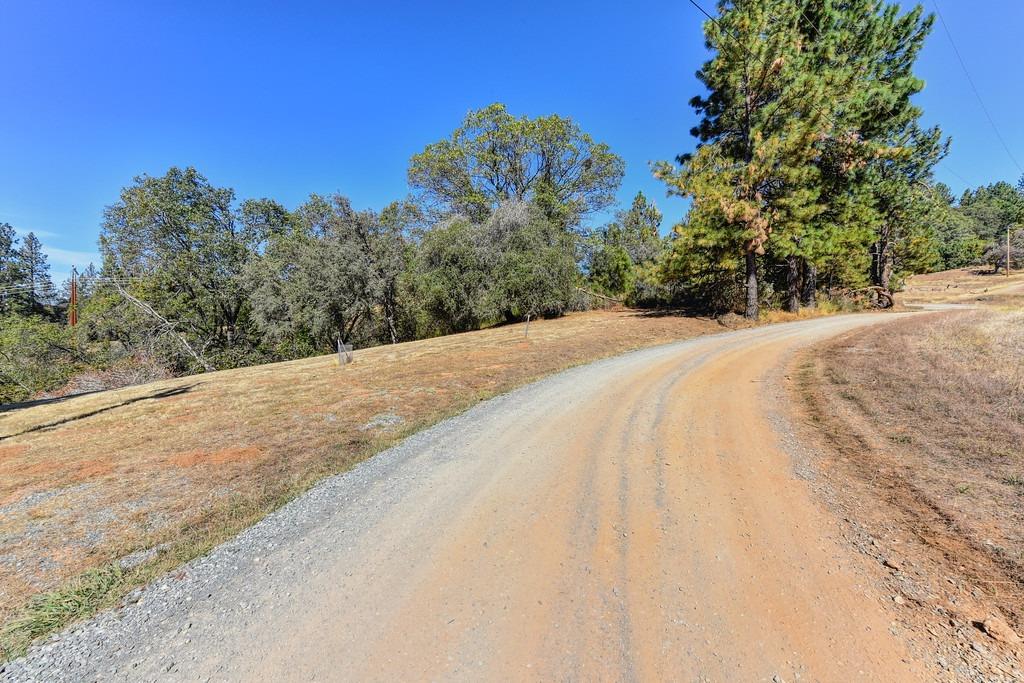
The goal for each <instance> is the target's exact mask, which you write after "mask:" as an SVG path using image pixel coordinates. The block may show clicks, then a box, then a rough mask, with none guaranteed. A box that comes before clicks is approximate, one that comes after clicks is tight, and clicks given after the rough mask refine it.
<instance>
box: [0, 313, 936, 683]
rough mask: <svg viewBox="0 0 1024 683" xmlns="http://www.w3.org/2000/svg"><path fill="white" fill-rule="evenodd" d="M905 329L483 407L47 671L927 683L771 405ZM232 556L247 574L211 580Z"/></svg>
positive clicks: (775, 347)
mask: <svg viewBox="0 0 1024 683" xmlns="http://www.w3.org/2000/svg"><path fill="white" fill-rule="evenodd" d="M894 317H896V316H891V315H890V316H863V315H861V316H843V317H835V318H823V319H816V320H809V321H804V322H799V323H793V324H785V325H776V326H771V327H765V328H757V329H751V330H744V331H741V332H736V333H729V334H723V335H719V336H716V337H708V338H702V339H697V340H692V341H688V342H685V343H679V344H672V345H668V346H664V347H659V348H656V349H650V350H646V351H641V352H637V353H632V354H627V355H625V356H620V357H617V358H615V359H610V360H608V361H602V362H600V363H596V364H593V365H590V366H585V367H581V368H577V369H574V370H572V371H569V372H566V373H562V374H560V375H557V376H555V377H552V378H550V379H548V380H544V381H542V382H539V383H537V384H535V385H531V386H530V387H526V388H524V389H523V390H519V391H517V392H513V393H512V394H509V395H508V396H506V397H503V398H500V399H497V400H495V401H490V402H487V403H485V404H481V405H480V406H478V407H477V408H475V409H473V410H471V411H470V412H469V413H467V414H465V415H464V416H462V417H460V418H456V419H455V420H452V421H449V422H448V423H443V424H441V425H438V426H437V427H434V428H432V429H430V430H427V431H426V432H424V433H423V434H421V435H420V436H419V437H414V439H411V440H410V441H409V442H406V444H403V445H401V446H398V447H396V449H392V451H389V452H387V453H385V454H382V455H381V456H379V457H378V458H374V459H372V460H371V461H368V462H367V463H365V464H364V465H362V466H360V467H358V468H356V470H353V472H352V473H349V474H346V475H342V476H341V477H339V478H336V479H334V480H330V481H329V482H327V483H325V484H324V485H322V487H318V489H314V491H313V492H311V497H310V501H311V502H308V503H307V502H306V501H305V500H304V499H300V500H299V501H296V503H293V504H291V505H289V506H288V507H286V508H284V509H282V510H281V511H280V512H278V513H275V514H274V515H272V516H271V517H269V518H268V519H267V521H266V523H265V524H264V523H261V524H259V525H257V526H256V527H253V529H251V530H250V531H249V532H246V534H243V536H242V537H240V539H239V540H238V541H237V542H234V541H233V542H232V543H229V544H226V546H225V547H223V548H222V549H218V550H217V551H215V552H214V553H213V555H212V558H211V559H209V560H199V561H197V562H195V563H192V564H191V565H189V566H187V567H186V572H185V578H182V579H181V581H180V583H178V584H172V585H169V586H168V588H166V589H164V590H169V591H171V593H170V594H171V595H172V596H175V595H177V596H186V597H188V598H191V596H205V597H203V598H202V599H198V600H190V599H189V600H186V599H185V598H178V599H175V600H172V601H168V602H167V604H168V605H169V606H168V607H167V609H166V610H165V611H164V612H162V613H160V614H159V615H157V617H155V618H148V616H151V615H146V614H145V609H146V608H145V605H146V604H147V600H148V599H149V598H148V592H147V593H146V594H144V597H143V600H142V602H141V603H140V604H138V605H130V606H127V607H125V608H123V609H121V610H119V611H117V612H114V613H108V614H106V615H101V617H100V619H99V620H97V621H98V623H99V624H100V625H102V626H103V634H104V635H103V636H102V638H98V640H95V641H90V642H89V652H90V656H89V659H88V661H89V663H88V664H86V665H85V666H84V667H79V668H77V669H75V668H57V669H54V668H51V669H46V671H47V672H48V673H51V674H56V675H51V676H48V677H49V678H57V679H59V678H62V677H64V678H82V677H88V675H101V674H103V675H104V677H106V678H118V677H119V676H121V677H125V678H131V679H133V680H137V679H159V678H167V679H169V680H194V679H196V678H202V677H206V676H209V677H212V678H214V679H218V680H221V679H228V680H254V679H273V680H310V679H318V680H322V679H334V680H338V679H340V680H381V681H385V680H442V679H443V680H684V681H691V680H714V681H725V680H772V678H773V677H774V676H778V677H779V678H781V679H782V680H793V679H795V678H797V677H798V676H799V678H800V679H801V680H822V681H850V680H887V681H900V680H929V678H930V673H929V671H928V670H927V669H925V668H923V666H922V665H921V664H919V663H916V662H914V661H911V660H910V657H909V655H908V653H907V651H906V649H905V647H904V644H903V643H902V642H901V641H899V640H898V639H897V638H896V637H894V636H892V635H891V634H890V633H889V632H888V630H887V627H888V620H887V616H886V613H885V611H884V609H883V608H882V606H881V601H880V599H878V596H876V595H873V594H872V592H871V589H870V588H869V587H867V586H864V585H862V584H861V583H860V579H859V578H858V576H857V575H856V574H855V573H854V572H851V571H849V570H848V566H849V563H850V562H852V561H853V560H852V559H851V555H852V553H851V551H850V550H849V549H847V548H845V547H843V546H842V543H841V541H840V539H839V538H838V537H837V535H836V533H835V531H834V528H833V527H832V526H831V524H830V522H831V519H830V518H829V517H828V516H827V514H826V513H825V512H824V511H823V510H822V509H821V508H820V507H819V506H818V505H817V504H816V503H815V502H814V500H813V499H812V497H811V494H810V492H809V490H808V489H807V486H806V484H805V483H804V482H802V481H800V480H798V479H796V478H795V477H794V476H793V474H792V467H791V462H790V461H789V459H788V457H787V456H786V455H785V454H784V453H783V452H782V450H781V448H780V447H779V446H778V444H777V443H776V436H775V433H774V432H773V429H772V427H771V425H770V424H769V420H768V418H767V417H766V416H765V410H764V406H763V404H762V402H763V401H764V400H765V398H766V393H765V392H763V391H762V387H763V382H764V381H765V379H766V378H767V377H769V375H770V371H771V370H772V369H773V368H775V367H776V366H777V365H778V364H779V363H781V362H782V361H783V360H784V359H785V358H786V357H787V356H788V354H790V353H791V352H792V351H793V350H794V349H795V348H798V347H800V346H804V345H807V344H811V343H814V342H816V341H819V340H821V339H824V338H827V337H829V336H832V335H835V334H838V333H841V332H844V331H847V330H851V329H853V328H856V327H860V326H863V325H873V324H881V323H883V321H885V320H889V319H893V318H894ZM326 492H330V495H328V494H327V493H326ZM304 505H305V506H307V507H306V508H303V506H304ZM296 510H301V511H302V514H303V515H304V519H313V520H316V521H315V522H313V523H311V524H312V525H311V526H301V525H297V524H296V525H289V520H290V517H289V515H296V514H298V513H297V512H296ZM254 540H255V541H258V543H254ZM232 544H234V545H232ZM254 545H258V546H259V547H260V548H262V549H263V550H262V551H260V552H259V553H257V552H255V551H253V550H252V548H253V547H254ZM223 554H229V555H228V556H229V557H230V562H232V563H233V565H234V567H235V571H234V573H233V574H231V575H230V576H229V577H228V578H227V579H223V580H218V581H217V582H216V583H214V582H213V581H212V580H207V579H206V578H205V577H206V574H207V572H208V569H207V564H209V563H210V562H213V561H214V559H217V558H219V557H221V556H222V555H223ZM254 555H258V556H257V557H253V556H254ZM204 563H205V564H204ZM239 602H241V603H243V604H244V605H246V607H245V608H244V609H241V610H239V609H237V608H236V606H235V605H236V603H239ZM111 615H114V616H111ZM143 617H147V618H143ZM104 620H106V621H104ZM112 622H113V623H112ZM186 622H187V623H188V624H189V625H190V626H189V627H188V629H187V632H188V634H189V635H188V637H181V636H180V635H178V634H179V632H180V629H181V628H182V626H181V625H182V624H183V623H186ZM79 633H83V634H86V635H76V633H75V632H72V633H69V634H65V635H64V637H63V638H62V640H64V641H70V642H75V640H76V638H77V639H79V640H81V639H82V638H85V637H93V638H96V636H95V635H92V636H89V634H93V633H94V632H93V631H90V630H89V628H88V627H86V628H82V629H80V631H79ZM129 640H130V642H129ZM48 654H49V656H51V660H50V661H51V662H52V661H58V662H59V661H60V657H59V656H58V657H56V658H53V651H50V652H49V653H48ZM30 660H31V658H30ZM30 663H31V661H30V662H29V664H30ZM113 669H116V670H117V672H122V673H121V674H118V673H117V672H112V670H113ZM16 670H17V669H16ZM26 670H27V669H26ZM126 671H127V672H131V674H130V675H127V676H126V675H124V674H123V672H126ZM83 673H84V674H85V676H83V675H82V674H83ZM72 674H73V675H72Z"/></svg>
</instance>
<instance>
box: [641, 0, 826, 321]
mask: <svg viewBox="0 0 1024 683" xmlns="http://www.w3.org/2000/svg"><path fill="white" fill-rule="evenodd" d="M718 13H719V16H718V18H717V19H712V20H709V21H707V22H705V24H704V35H705V38H706V44H707V47H708V49H709V50H711V51H713V52H714V57H713V58H712V59H711V60H710V61H708V62H707V63H705V64H704V66H703V67H702V68H701V70H700V71H699V72H698V74H697V75H698V78H700V80H701V82H702V83H703V84H704V86H705V87H706V88H707V90H708V95H707V96H705V97H702V96H698V97H695V98H693V100H691V104H692V105H693V107H694V108H695V109H696V110H697V112H698V113H699V114H701V116H702V120H701V122H700V124H699V125H698V126H697V127H696V128H694V129H693V131H692V132H693V134H694V135H695V136H696V137H697V138H698V139H699V140H700V144H699V145H698V148H697V151H696V152H695V153H694V154H687V155H682V156H680V157H678V158H677V161H678V162H679V163H680V167H679V168H672V167H670V166H669V165H667V164H661V165H659V166H658V168H657V173H658V175H659V176H660V177H661V178H662V179H663V180H665V181H666V182H667V183H668V185H669V190H670V192H673V193H676V194H680V195H682V196H686V197H691V198H692V199H693V203H692V205H691V208H690V211H689V214H688V216H687V221H686V224H685V225H683V226H680V227H679V228H677V235H678V236H679V237H681V238H682V239H679V240H677V241H676V242H675V244H676V246H677V247H680V248H686V249H690V248H693V247H697V248H698V249H700V250H701V251H703V252H704V255H705V256H704V257H705V258H709V259H711V260H714V261H717V262H718V263H717V266H718V267H719V268H725V269H728V268H731V267H732V266H733V265H740V263H742V266H741V267H742V271H743V274H744V275H743V281H744V289H745V300H746V301H745V306H744V314H745V315H746V317H748V318H756V317H757V316H758V314H759V305H760V292H759V282H758V260H759V257H760V256H761V255H763V254H764V253H765V252H766V249H767V248H768V244H769V241H771V240H782V239H785V241H786V242H788V243H789V244H790V245H798V244H799V243H800V235H801V233H802V232H803V231H804V226H806V225H807V224H808V222H809V221H810V220H812V219H813V217H814V216H815V215H817V214H818V213H819V212H820V211H821V206H820V205H819V204H818V193H819V189H818V184H817V176H818V169H817V167H816V166H815V164H814V160H815V156H816V149H815V143H816V141H817V140H818V139H820V138H821V136H822V135H823V134H824V133H825V131H826V130H827V121H828V117H829V112H828V111H827V110H826V109H825V108H824V107H823V106H822V103H823V102H824V103H825V104H826V105H827V98H826V97H824V94H825V93H824V89H823V83H822V81H821V79H819V78H817V77H816V75H815V74H814V71H813V68H812V65H811V64H810V63H809V61H808V52H807V51H806V50H805V49H804V40H803V38H802V37H801V35H800V32H799V30H798V23H799V20H800V7H799V5H798V4H796V3H793V2H792V1H791V0H720V2H719V3H718ZM687 258H690V257H689V256H683V258H682V259H681V260H683V261H685V260H686V259H687ZM698 258H700V256H698Z"/></svg>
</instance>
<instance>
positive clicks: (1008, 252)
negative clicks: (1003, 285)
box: [1006, 225, 1010, 277]
mask: <svg viewBox="0 0 1024 683" xmlns="http://www.w3.org/2000/svg"><path fill="white" fill-rule="evenodd" d="M1006 277H1010V226H1009V225H1007V226H1006Z"/></svg>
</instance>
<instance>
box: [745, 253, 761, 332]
mask: <svg viewBox="0 0 1024 683" xmlns="http://www.w3.org/2000/svg"><path fill="white" fill-rule="evenodd" d="M759 314H760V310H759V308H758V297H757V254H755V253H754V252H753V251H752V250H751V251H748V252H747V309H746V311H744V313H743V316H744V317H745V318H747V319H748V320H757V318H758V315H759Z"/></svg>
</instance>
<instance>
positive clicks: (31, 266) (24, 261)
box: [18, 232, 53, 314]
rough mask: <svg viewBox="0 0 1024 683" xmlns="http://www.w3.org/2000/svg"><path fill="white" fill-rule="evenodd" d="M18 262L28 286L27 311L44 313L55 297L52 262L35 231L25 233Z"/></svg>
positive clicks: (24, 281)
mask: <svg viewBox="0 0 1024 683" xmlns="http://www.w3.org/2000/svg"><path fill="white" fill-rule="evenodd" d="M18 264H19V266H18V267H19V270H20V278H21V281H22V282H23V283H24V284H25V285H26V287H27V295H26V302H25V304H26V307H27V312H28V313H32V314H40V313H43V312H44V311H45V310H46V309H45V305H46V304H47V303H49V302H50V301H51V300H52V299H53V280H51V279H50V264H49V263H48V261H47V258H46V254H45V253H44V252H43V244H42V242H40V241H39V238H38V237H36V235H35V233H32V232H30V233H29V234H27V235H25V239H24V240H23V242H22V245H21V249H19V250H18Z"/></svg>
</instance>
